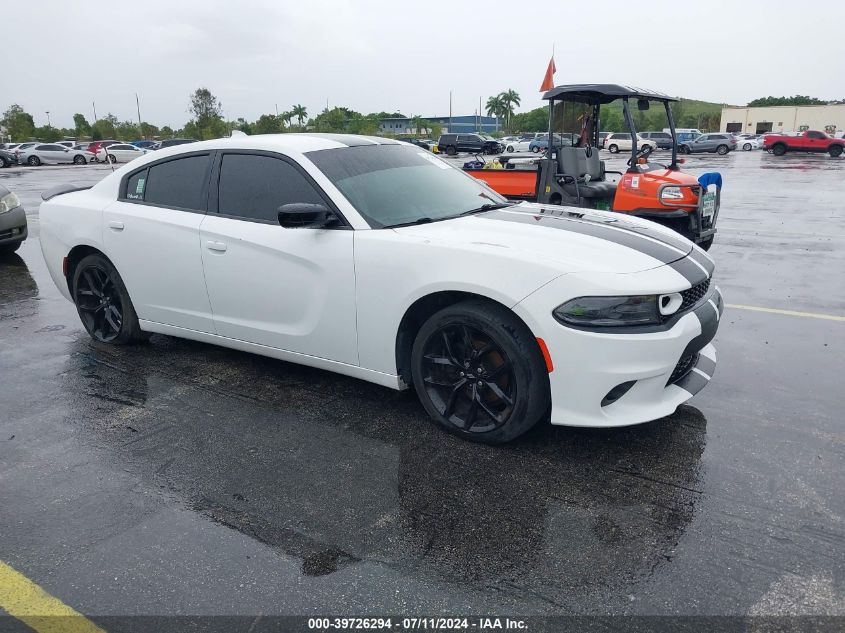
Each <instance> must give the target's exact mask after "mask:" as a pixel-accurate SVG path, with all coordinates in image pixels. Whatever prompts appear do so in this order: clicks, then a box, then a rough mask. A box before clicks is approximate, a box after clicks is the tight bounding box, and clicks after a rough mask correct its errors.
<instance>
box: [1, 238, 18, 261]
mask: <svg viewBox="0 0 845 633" xmlns="http://www.w3.org/2000/svg"><path fill="white" fill-rule="evenodd" d="M21 244H23V241H20V242H15V243H14V244H5V245H3V246H0V257H2V256H3V255H11V254H12V253H14V252H15V251H16V250H18V249H19V248H20V247H21Z"/></svg>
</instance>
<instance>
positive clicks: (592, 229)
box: [476, 211, 700, 272]
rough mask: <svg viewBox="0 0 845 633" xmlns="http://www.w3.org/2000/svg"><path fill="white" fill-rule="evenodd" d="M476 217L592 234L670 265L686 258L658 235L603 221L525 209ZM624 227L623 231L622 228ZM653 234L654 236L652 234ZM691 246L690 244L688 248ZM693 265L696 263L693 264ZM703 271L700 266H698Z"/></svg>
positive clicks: (494, 212) (488, 213)
mask: <svg viewBox="0 0 845 633" xmlns="http://www.w3.org/2000/svg"><path fill="white" fill-rule="evenodd" d="M476 217H481V218H485V219H488V220H503V221H505V222H518V223H520V224H533V225H535V226H538V225H540V224H542V226H545V227H548V228H552V229H559V230H561V231H568V232H570V233H578V234H581V235H589V236H590V237H595V238H598V239H601V240H605V241H607V242H613V243H615V244H619V245H620V246H626V247H627V248H630V249H632V250H635V251H638V252H640V253H643V254H645V255H648V256H649V257H653V258H654V259H656V260H658V261H659V262H660V263H662V264H670V263H672V262H674V261H675V260H677V259H679V258H683V257H684V255H685V253H686V251H683V252H681V253H679V252H678V251H677V250H675V249H674V248H671V247H670V246H668V245H666V244H663V243H661V242H658V241H655V240H656V239H657V238H654V239H648V237H645V236H643V235H640V234H639V233H636V232H634V231H629V230H627V227H615V228H611V227H610V226H608V225H607V224H605V223H603V222H593V221H590V220H586V221H582V220H578V219H572V218H567V217H561V216H559V215H551V214H548V213H537V214H531V213H525V212H517V213H514V212H510V211H488V212H487V213H484V214H481V215H479V216H476ZM620 229H622V230H620ZM649 237H651V236H649ZM687 248H689V247H687ZM691 265H693V266H694V264H691ZM699 272H700V269H699Z"/></svg>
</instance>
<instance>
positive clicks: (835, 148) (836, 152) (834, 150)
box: [827, 145, 842, 158]
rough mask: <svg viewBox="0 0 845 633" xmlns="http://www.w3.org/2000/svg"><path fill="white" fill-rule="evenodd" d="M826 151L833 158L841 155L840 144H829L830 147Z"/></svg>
mask: <svg viewBox="0 0 845 633" xmlns="http://www.w3.org/2000/svg"><path fill="white" fill-rule="evenodd" d="M827 151H828V153H829V154H830V155H831V156H833V157H834V158H836V157H838V156H842V146H841V145H831V146H830V149H829V150H827Z"/></svg>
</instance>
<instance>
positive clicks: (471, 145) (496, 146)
mask: <svg viewBox="0 0 845 633" xmlns="http://www.w3.org/2000/svg"><path fill="white" fill-rule="evenodd" d="M437 147H438V149H439V150H440V152H441V153H444V154H449V156H454V155H455V154H457V153H458V152H470V153H471V154H501V153H502V151H503V150H504V147H502V144H501V143H499V141H497V140H496V139H493V138H484V137H483V136H481V135H480V134H441V135H440V140H439V141H437Z"/></svg>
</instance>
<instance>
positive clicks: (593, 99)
mask: <svg viewBox="0 0 845 633" xmlns="http://www.w3.org/2000/svg"><path fill="white" fill-rule="evenodd" d="M621 97H635V98H637V99H655V100H657V101H677V99H675V98H673V97H670V96H669V95H666V94H663V93H662V92H655V91H653V90H646V89H644V88H635V87H633V86H621V85H619V84H570V85H567V86H556V87H554V88H552V89H551V90H549V91H547V92H546V93H545V94H544V95H543V99H546V100H550V99H558V100H566V101H578V102H580V103H610V102H611V101H616V100H617V99H619V98H621Z"/></svg>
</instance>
